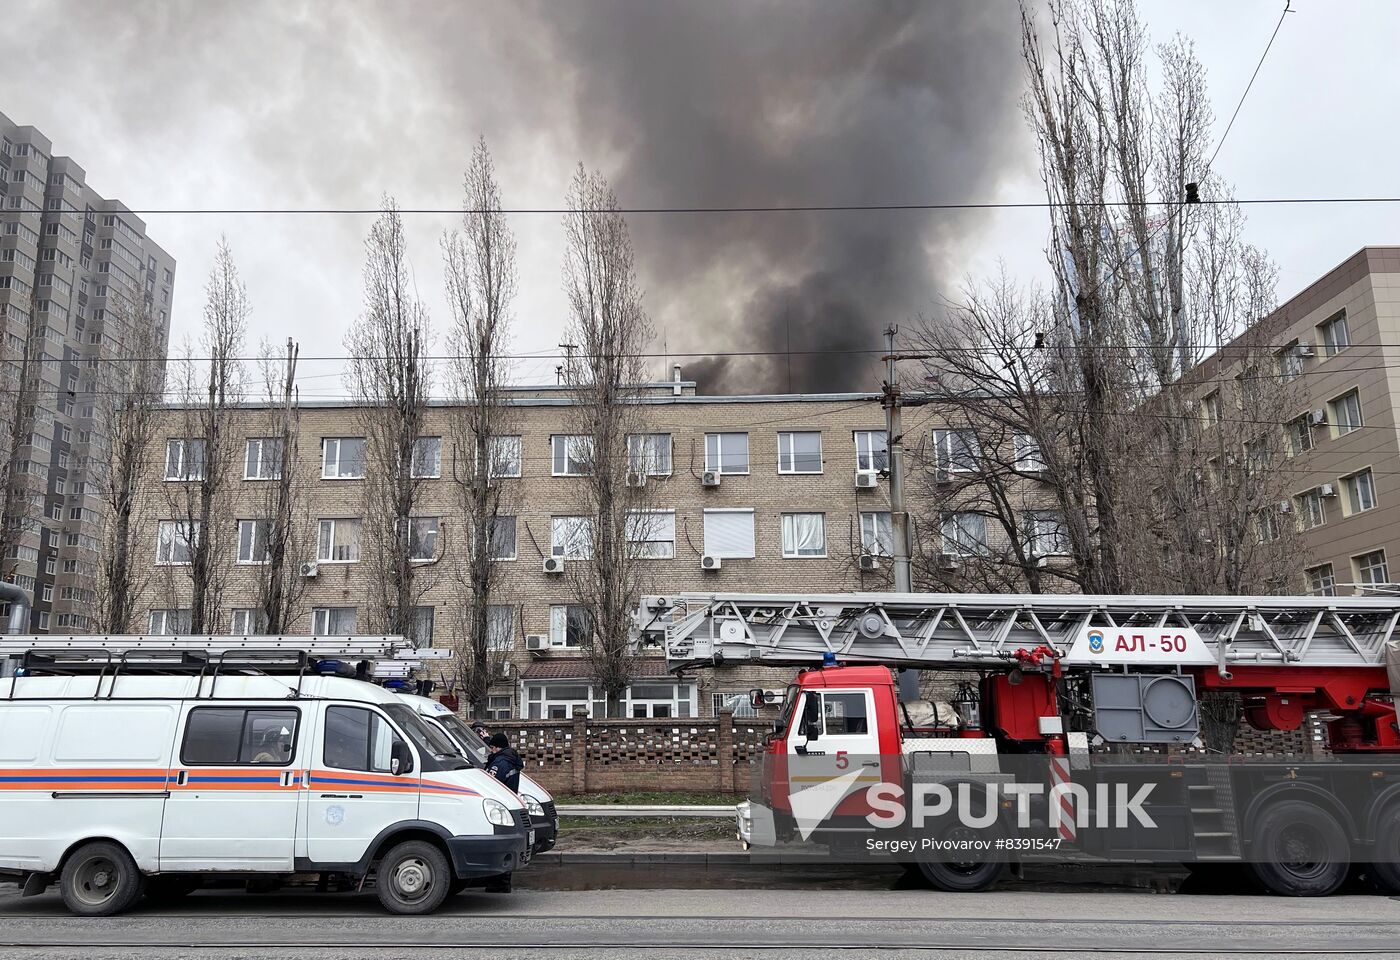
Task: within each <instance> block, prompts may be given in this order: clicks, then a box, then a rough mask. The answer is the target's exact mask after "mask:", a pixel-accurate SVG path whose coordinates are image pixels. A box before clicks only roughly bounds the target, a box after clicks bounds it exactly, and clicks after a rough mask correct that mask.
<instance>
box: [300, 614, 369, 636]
mask: <svg viewBox="0 0 1400 960" xmlns="http://www.w3.org/2000/svg"><path fill="white" fill-rule="evenodd" d="M358 619H359V618H358V614H357V608H356V607H313V608H312V610H311V633H312V635H313V636H317V637H350V636H354V634H355V630H356V627H357V625H358V623H357V621H358Z"/></svg>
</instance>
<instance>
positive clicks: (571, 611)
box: [549, 603, 593, 647]
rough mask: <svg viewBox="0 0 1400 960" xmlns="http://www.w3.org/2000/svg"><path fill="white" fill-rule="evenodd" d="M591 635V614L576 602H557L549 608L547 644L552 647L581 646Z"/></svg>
mask: <svg viewBox="0 0 1400 960" xmlns="http://www.w3.org/2000/svg"><path fill="white" fill-rule="evenodd" d="M592 636H593V615H592V614H590V613H589V612H588V608H587V607H585V606H583V605H581V604H577V603H558V604H555V605H554V606H552V607H550V608H549V644H550V646H553V647H581V646H583V645H584V644H586V643H588V641H589V638H591V637H592Z"/></svg>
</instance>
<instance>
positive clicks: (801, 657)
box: [638, 593, 1400, 896]
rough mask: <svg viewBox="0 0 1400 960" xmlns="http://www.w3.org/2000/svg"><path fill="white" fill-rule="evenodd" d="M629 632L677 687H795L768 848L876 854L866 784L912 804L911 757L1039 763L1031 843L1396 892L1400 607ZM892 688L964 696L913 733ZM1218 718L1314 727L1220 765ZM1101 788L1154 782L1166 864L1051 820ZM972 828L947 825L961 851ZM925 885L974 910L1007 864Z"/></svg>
mask: <svg viewBox="0 0 1400 960" xmlns="http://www.w3.org/2000/svg"><path fill="white" fill-rule="evenodd" d="M638 615H639V620H638V624H639V627H640V634H639V636H640V638H641V641H642V642H643V643H660V644H662V645H663V646H664V648H665V653H666V656H667V658H668V661H669V663H670V665H671V667H672V668H673V669H677V670H683V669H686V668H689V667H694V666H699V665H728V666H736V665H741V664H756V665H764V666H777V665H792V666H797V667H801V668H803V669H801V671H800V672H799V673H798V674H797V677H796V679H795V680H794V682H793V684H792V685H791V686H790V687H789V688H788V690H787V694H786V697H785V698H784V700H783V702H782V704H781V707H780V711H779V715H778V719H777V721H776V727H775V731H774V733H773V734H772V735H771V736H770V737H769V740H768V743H767V748H766V753H765V756H764V757H763V770H762V773H761V776H760V793H759V795H758V796H757V797H756V798H755V801H754V803H753V805H752V806H751V807H750V808H749V809H748V810H747V811H746V814H747V819H745V816H744V815H741V836H742V835H743V834H744V832H745V831H751V832H752V834H753V836H752V839H754V842H764V841H763V840H762V839H761V837H760V835H761V834H764V831H763V830H759V829H757V825H756V823H755V818H756V817H758V818H762V817H767V818H770V819H771V823H770V824H768V833H767V834H766V835H767V836H769V837H770V838H772V839H776V840H782V839H784V838H787V837H791V836H794V835H801V836H803V837H804V838H805V837H806V836H807V835H808V834H809V833H810V834H812V835H813V838H815V839H823V838H824V839H825V840H827V841H828V842H830V843H832V844H838V845H839V844H840V843H841V842H842V840H843V837H844V839H846V840H849V839H851V837H861V836H868V835H869V834H870V826H869V824H870V822H871V817H872V814H877V813H878V810H877V809H875V808H878V807H880V806H881V804H880V800H881V796H880V795H878V793H876V792H872V788H878V789H879V790H886V791H887V793H888V794H889V795H894V794H897V793H898V792H899V791H900V790H904V791H909V790H911V789H912V786H913V785H912V784H911V778H914V779H917V771H918V769H919V767H920V761H922V762H923V765H924V767H925V768H926V769H933V768H939V769H947V768H948V762H947V761H949V760H950V759H951V758H958V761H959V763H960V764H961V765H960V766H958V769H959V770H963V771H972V772H976V771H978V770H981V771H983V772H984V773H987V774H988V775H991V774H994V773H999V774H1004V773H1005V771H1006V769H1007V768H1008V766H1009V765H1013V764H1012V758H1027V762H1031V758H1040V759H1039V760H1038V761H1035V762H1039V763H1041V764H1043V765H1044V769H1045V770H1046V771H1047V775H1048V777H1049V779H1050V781H1051V783H1050V785H1049V786H1050V793H1049V794H1048V795H1047V797H1046V799H1045V802H1044V804H1043V805H1042V806H1040V807H1039V808H1037V809H1038V810H1039V816H1038V818H1037V819H1036V821H1035V826H1034V828H1033V829H1031V830H1030V831H1029V832H1030V834H1031V836H1032V839H1035V838H1051V837H1057V836H1058V837H1059V838H1061V839H1067V840H1069V841H1070V843H1069V847H1070V848H1072V849H1074V850H1076V851H1078V852H1080V853H1083V854H1085V855H1086V856H1088V857H1089V858H1090V859H1098V860H1113V861H1118V862H1122V861H1141V860H1153V859H1156V860H1161V859H1164V858H1165V857H1171V858H1173V859H1176V860H1180V861H1181V862H1185V863H1187V864H1188V866H1189V867H1191V868H1192V869H1193V870H1205V869H1208V868H1217V869H1224V868H1228V869H1245V870H1248V871H1249V873H1251V874H1252V875H1253V876H1254V877H1255V878H1256V879H1257V880H1258V881H1259V882H1260V883H1261V884H1263V885H1264V886H1265V887H1267V888H1268V889H1270V890H1273V891H1275V892H1278V893H1283V894H1289V895H1311V896H1316V895H1325V894H1329V893H1332V892H1334V891H1336V890H1337V889H1338V888H1339V887H1340V886H1341V885H1342V883H1343V882H1344V881H1345V880H1346V878H1347V876H1348V873H1349V872H1350V871H1352V870H1359V871H1361V872H1363V873H1364V874H1365V875H1366V876H1367V877H1368V878H1369V879H1370V880H1371V881H1372V882H1373V883H1374V884H1375V885H1376V886H1378V887H1379V888H1380V889H1382V890H1384V891H1386V892H1389V893H1400V757H1397V756H1396V754H1397V753H1400V730H1398V729H1397V720H1396V710H1395V702H1394V699H1393V696H1392V686H1391V683H1392V681H1391V673H1392V672H1393V671H1388V665H1389V664H1391V663H1392V662H1400V655H1397V653H1396V649H1395V648H1396V647H1397V646H1400V638H1397V637H1396V636H1395V633H1396V625H1397V622H1398V621H1400V598H1389V597H1319V598H1314V597H1305V598H1297V597H1185V596H1183V597H1152V596H1045V595H1028V596H1009V595H979V594H966V595H950V594H875V593H850V594H831V595H801V596H798V595H773V594H686V595H680V596H673V597H648V598H644V600H643V601H642V603H641V607H640V609H639V612H638ZM892 668H893V669H917V670H923V671H930V670H931V671H937V672H938V674H939V677H940V679H941V680H942V681H944V682H943V688H944V689H949V690H953V691H956V692H954V693H951V694H950V695H949V696H948V697H947V701H948V702H947V704H946V705H937V706H936V705H932V704H929V703H922V704H920V705H919V706H920V707H921V708H922V710H921V713H922V716H916V715H915V714H914V713H911V711H910V709H909V706H910V705H909V704H905V703H902V702H901V700H900V697H899V695H898V690H897V683H896V679H895V676H894V675H893V673H892ZM1207 707H1208V711H1207ZM1203 712H1209V714H1210V717H1212V718H1214V719H1215V720H1216V721H1217V722H1218V723H1220V724H1222V725H1223V726H1224V727H1226V728H1228V727H1230V726H1231V725H1232V722H1233V721H1235V720H1236V719H1238V720H1239V721H1240V722H1242V723H1244V724H1247V725H1248V726H1251V727H1254V728H1256V729H1259V730H1269V731H1301V732H1302V734H1303V736H1302V737H1301V740H1302V741H1303V742H1304V747H1303V749H1302V750H1301V751H1299V750H1298V749H1297V746H1298V742H1299V741H1298V740H1296V739H1295V741H1294V743H1293V749H1292V750H1287V751H1285V750H1280V751H1278V752H1276V753H1273V754H1269V755H1265V756H1262V757H1259V756H1255V757H1249V758H1244V757H1240V756H1236V755H1234V754H1232V753H1230V752H1228V750H1227V751H1219V750H1217V751H1216V752H1215V753H1211V752H1210V751H1209V750H1207V749H1206V745H1205V744H1204V743H1203V740H1202V736H1201V734H1202V722H1203V721H1202V714H1203ZM1099 760H1103V761H1105V762H1106V765H1105V764H1101V763H1099ZM940 765H941V766H940ZM857 767H858V768H859V769H856V768H857ZM798 768H801V770H802V771H803V772H802V774H801V775H800V776H799V775H798V774H797V773H795V772H794V771H796V770H797V769H798ZM1108 776H1111V777H1114V778H1117V779H1118V780H1120V781H1122V780H1123V779H1124V778H1126V779H1128V780H1133V779H1134V778H1136V779H1137V780H1138V781H1140V782H1145V781H1146V780H1147V779H1153V778H1155V781H1156V782H1157V783H1158V785H1159V786H1162V790H1161V791H1159V795H1158V796H1157V797H1156V799H1155V803H1156V805H1155V806H1154V808H1153V809H1154V811H1155V815H1156V816H1157V818H1158V820H1162V821H1164V822H1165V823H1166V824H1167V825H1168V827H1169V829H1168V831H1167V833H1169V834H1170V835H1171V836H1172V837H1173V844H1175V846H1172V845H1166V846H1163V845H1162V844H1161V843H1160V842H1158V841H1156V840H1149V839H1147V838H1145V837H1144V835H1143V833H1142V832H1141V831H1136V832H1135V831H1134V830H1131V829H1120V830H1103V831H1093V830H1087V831H1086V830H1082V829H1080V830H1079V832H1078V833H1076V822H1075V812H1074V810H1073V809H1072V808H1071V807H1070V806H1069V805H1068V804H1066V810H1067V811H1068V812H1067V813H1066V812H1063V811H1059V810H1057V809H1056V806H1057V800H1058V801H1059V802H1063V801H1064V800H1065V797H1067V796H1069V797H1074V796H1081V795H1083V794H1076V793H1075V792H1074V791H1076V790H1079V789H1080V788H1081V787H1082V788H1083V789H1084V790H1086V791H1087V790H1092V789H1093V788H1094V787H1095V786H1096V785H1097V784H1098V783H1100V782H1103V781H1104V780H1105V778H1106V777H1108ZM982 779H984V780H985V779H987V778H986V777H983V778H982ZM837 780H840V781H842V782H843V783H844V784H845V785H846V789H844V792H842V793H841V794H840V796H839V802H836V803H835V805H834V806H833V807H832V808H831V810H830V812H829V813H827V814H825V815H824V817H823V818H822V825H821V827H812V826H811V824H804V823H802V822H801V821H802V811H801V810H795V809H794V800H793V798H794V797H797V796H798V795H799V794H801V793H802V791H804V790H808V789H810V788H812V787H813V786H820V785H822V784H827V783H832V782H835V781H837ZM799 781H802V782H799ZM1056 781H1063V782H1061V783H1059V784H1057V783H1056ZM1073 781H1079V783H1078V784H1076V785H1074V786H1073V788H1071V782H1073ZM1057 788H1058V789H1057ZM1057 794H1058V797H1057ZM803 796H808V794H803ZM810 796H815V794H810ZM885 799H888V795H887V796H886V797H885ZM1006 825H1007V824H1006V823H1005V822H1004V821H1001V820H999V821H998V822H997V828H998V829H1002V828H1004V827H1005V826H1006ZM1078 826H1079V827H1082V826H1083V823H1082V818H1081V822H1080V823H1079V824H1078ZM960 829H961V830H963V832H964V833H966V831H965V828H963V827H960V826H959V824H958V823H956V822H952V821H949V825H948V830H949V833H948V835H949V836H955V835H957V832H958V831H959V830H960ZM1037 829H1038V832H1037ZM768 842H771V840H770V841H768ZM1024 842H1030V841H1024ZM1036 842H1041V841H1040V840H1039V839H1036ZM1046 842H1049V841H1048V840H1046ZM1055 842H1056V843H1058V842H1059V840H1056V841H1055ZM1154 844H1155V846H1154ZM918 868H919V870H920V871H921V872H922V873H923V875H924V876H925V877H926V879H927V880H928V881H929V882H930V883H931V884H933V885H934V886H937V887H940V888H943V889H949V890H976V889H982V888H984V887H986V886H988V885H990V884H991V883H993V882H995V881H996V880H997V879H998V877H999V876H1000V875H1001V873H1002V871H1003V870H1004V869H1005V868H1006V863H1005V859H1004V858H1002V860H1001V862H997V860H995V859H987V858H976V857H958V856H933V857H925V858H924V859H922V860H920V861H919V863H918Z"/></svg>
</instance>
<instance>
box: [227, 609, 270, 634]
mask: <svg viewBox="0 0 1400 960" xmlns="http://www.w3.org/2000/svg"><path fill="white" fill-rule="evenodd" d="M229 614H230V616H229V633H230V634H232V635H233V636H235V637H252V636H259V635H261V634H264V633H266V632H267V617H265V616H263V612H262V611H261V610H259V609H258V608H257V607H234V608H233V609H232V610H230V611H229Z"/></svg>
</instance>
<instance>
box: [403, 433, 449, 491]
mask: <svg viewBox="0 0 1400 960" xmlns="http://www.w3.org/2000/svg"><path fill="white" fill-rule="evenodd" d="M412 460H413V462H412V463H410V464H409V475H410V476H412V477H413V478H414V479H417V480H435V479H437V478H438V477H441V476H442V437H419V438H418V439H416V440H414V441H413V457H412Z"/></svg>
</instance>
